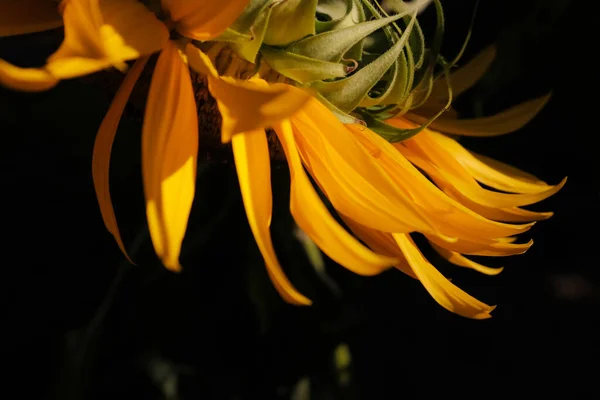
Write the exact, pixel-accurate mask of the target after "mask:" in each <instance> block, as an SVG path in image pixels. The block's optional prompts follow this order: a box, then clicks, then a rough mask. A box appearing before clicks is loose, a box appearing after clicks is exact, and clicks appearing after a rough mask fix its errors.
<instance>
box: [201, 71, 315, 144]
mask: <svg viewBox="0 0 600 400" xmlns="http://www.w3.org/2000/svg"><path fill="white" fill-rule="evenodd" d="M208 85H209V86H208V87H209V90H210V92H211V94H212V95H213V97H214V98H215V99H216V100H217V105H218V106H219V111H220V112H221V116H222V117H223V125H222V127H221V138H222V141H223V142H224V143H226V142H228V141H229V140H231V137H232V136H233V135H234V134H235V133H238V132H245V131H249V130H254V129H261V128H266V127H268V126H270V125H273V124H276V123H277V122H279V121H281V120H283V119H285V118H289V117H290V116H291V115H293V114H295V112H296V111H297V110H298V109H299V108H301V107H302V106H303V105H304V104H305V103H306V102H307V101H309V100H310V99H311V96H310V95H309V94H308V93H306V92H304V91H303V90H301V89H298V88H296V87H294V86H291V85H285V84H283V83H274V84H267V83H266V82H265V81H264V80H262V79H258V78H256V79H250V80H248V81H241V80H236V79H233V78H228V77H222V78H220V79H216V78H213V77H210V76H209V78H208Z"/></svg>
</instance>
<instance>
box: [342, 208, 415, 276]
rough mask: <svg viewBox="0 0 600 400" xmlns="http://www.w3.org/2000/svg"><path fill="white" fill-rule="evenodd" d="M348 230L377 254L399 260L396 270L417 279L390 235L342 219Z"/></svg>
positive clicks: (349, 219)
mask: <svg viewBox="0 0 600 400" xmlns="http://www.w3.org/2000/svg"><path fill="white" fill-rule="evenodd" d="M342 219H343V220H344V222H345V223H346V225H348V228H350V230H351V231H352V232H354V234H355V235H356V236H357V237H358V238H359V239H360V240H362V241H363V242H365V243H366V244H367V246H369V247H370V248H372V249H373V250H375V251H376V252H378V253H379V254H383V255H385V256H388V257H395V258H397V259H398V260H399V262H398V263H396V264H395V265H394V267H396V268H397V269H399V270H400V271H402V272H404V273H405V274H406V275H408V276H410V277H412V278H415V279H417V276H416V275H415V273H414V272H413V270H412V268H411V267H410V265H408V262H407V261H406V258H405V257H404V254H402V252H401V251H400V249H399V248H398V245H397V244H396V241H395V240H394V237H393V236H392V235H391V234H390V233H386V232H381V231H378V230H375V229H371V228H368V227H366V226H364V225H361V224H359V223H358V222H356V221H353V220H352V219H351V218H348V217H342Z"/></svg>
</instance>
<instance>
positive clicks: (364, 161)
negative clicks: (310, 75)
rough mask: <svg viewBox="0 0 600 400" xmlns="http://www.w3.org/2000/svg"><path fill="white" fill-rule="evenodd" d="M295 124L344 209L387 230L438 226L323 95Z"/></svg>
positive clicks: (317, 173) (311, 161)
mask: <svg viewBox="0 0 600 400" xmlns="http://www.w3.org/2000/svg"><path fill="white" fill-rule="evenodd" d="M292 123H293V125H294V129H295V130H294V132H295V137H296V140H297V142H298V148H299V150H300V153H301V154H302V157H303V159H304V160H305V164H306V165H307V168H308V169H309V171H310V172H311V175H312V176H313V177H314V178H315V180H316V181H317V182H318V183H319V185H320V186H321V187H322V189H323V191H324V192H325V194H327V197H328V198H329V199H330V201H331V203H332V204H333V205H334V207H335V208H336V210H338V211H339V212H340V213H341V214H343V215H346V216H348V217H350V218H352V219H353V220H355V221H356V222H359V223H361V224H363V225H365V226H368V227H370V228H373V229H377V230H381V231H385V232H410V231H415V230H418V231H422V232H434V231H435V228H434V227H433V226H434V223H433V222H432V221H429V220H428V219H427V218H426V217H425V216H424V214H425V213H424V212H423V210H422V209H421V208H420V207H419V206H418V205H416V204H415V202H414V199H412V198H411V196H410V195H409V194H408V192H407V190H406V187H405V186H406V185H398V184H396V183H395V182H393V181H392V179H391V178H390V177H389V174H387V173H386V172H385V171H384V170H383V169H382V168H381V167H380V165H378V163H377V162H376V160H374V159H373V158H372V157H371V156H370V155H369V153H368V152H367V149H365V147H364V146H362V145H361V143H360V142H359V141H358V140H357V139H356V138H355V137H354V135H353V133H352V131H351V130H350V129H349V127H348V126H346V125H344V124H342V123H341V122H339V121H338V120H337V118H336V117H335V116H334V115H333V114H332V113H331V111H329V109H328V108H327V107H325V106H324V105H322V104H321V103H320V102H319V101H318V100H316V99H312V100H311V101H309V102H308V103H307V104H306V106H305V107H304V108H303V109H302V110H300V111H298V113H297V114H296V115H295V116H294V117H293V118H292ZM361 128H362V129H366V128H364V127H361ZM438 233H439V232H438Z"/></svg>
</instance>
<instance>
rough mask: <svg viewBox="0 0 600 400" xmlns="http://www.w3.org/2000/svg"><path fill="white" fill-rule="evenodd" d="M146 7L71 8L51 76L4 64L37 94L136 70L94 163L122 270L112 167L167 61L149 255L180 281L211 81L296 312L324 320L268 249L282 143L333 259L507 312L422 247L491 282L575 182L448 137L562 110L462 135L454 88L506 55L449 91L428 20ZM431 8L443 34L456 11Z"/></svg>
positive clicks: (15, 83) (148, 142) (88, 2)
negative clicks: (197, 87) (447, 14)
mask: <svg viewBox="0 0 600 400" xmlns="http://www.w3.org/2000/svg"><path fill="white" fill-rule="evenodd" d="M43 3H44V4H45V5H47V3H48V2H47V1H46V2H43ZM145 3H147V4H142V2H140V1H136V0H118V1H117V0H69V1H63V2H62V3H61V4H60V7H59V9H60V10H62V12H63V15H62V17H63V21H64V25H65V40H64V42H63V44H62V45H61V47H60V48H59V49H58V51H57V52H56V53H54V54H53V55H52V56H51V57H50V58H49V59H48V62H47V64H46V65H45V66H44V67H41V68H19V67H16V66H13V65H11V64H8V63H6V62H4V61H1V60H0V83H2V84H4V85H5V86H8V87H11V88H15V89H20V90H30V91H36V90H46V89H48V88H51V87H52V86H54V85H55V84H56V83H57V82H58V81H59V80H60V79H65V78H72V77H77V76H81V75H84V74H88V73H91V72H95V71H98V70H101V69H105V68H108V67H115V68H117V69H120V70H122V71H125V70H127V74H126V76H125V78H124V80H123V82H122V84H121V87H120V88H119V90H118V91H117V93H116V95H115V98H114V100H113V102H112V104H111V106H110V109H109V110H108V112H107V115H106V117H105V119H104V121H103V122H102V125H101V126H100V129H99V132H98V135H97V138H96V144H95V147H94V154H93V177H94V184H95V188H96V193H97V196H98V200H99V205H100V210H101V213H102V216H103V218H104V222H105V224H106V226H107V228H108V230H109V231H110V232H111V233H112V234H113V236H114V237H115V239H116V242H117V244H118V245H119V247H120V248H121V250H122V251H123V252H124V253H125V254H126V252H125V246H124V244H123V241H122V239H121V237H120V234H119V230H118V226H117V222H116V218H115V214H114V210H113V207H112V202H111V198H110V192H109V182H108V175H109V174H108V170H109V161H110V153H111V148H112V143H113V140H114V137H115V133H116V130H117V126H118V123H119V119H120V117H121V115H122V113H123V110H124V108H125V105H126V103H127V101H128V99H129V96H130V94H131V92H132V90H133V87H134V85H135V84H136V82H137V80H138V78H139V76H140V74H141V72H142V70H143V69H144V67H145V65H146V63H147V61H148V59H149V57H150V55H151V54H154V53H158V58H157V61H156V65H155V67H154V72H153V76H152V81H151V84H150V89H149V93H148V99H147V104H146V113H145V117H144V123H143V127H142V172H143V181H144V192H145V197H146V214H147V220H148V226H149V230H150V235H151V239H152V242H153V244H154V248H155V250H156V253H157V255H158V256H159V257H160V259H161V261H162V262H163V264H164V265H165V267H166V268H168V269H170V270H173V271H178V270H179V269H180V268H181V265H180V263H179V253H180V249H181V243H182V241H183V237H184V235H185V231H186V227H187V223H188V217H189V213H190V208H191V204H192V201H193V198H194V189H195V188H194V185H195V175H196V164H197V154H198V134H199V132H198V113H197V109H196V104H195V98H194V89H193V85H192V81H193V79H200V80H203V81H205V82H206V83H207V87H208V90H209V92H210V95H211V96H212V97H213V98H214V99H215V101H216V104H217V106H218V110H219V112H220V115H221V118H222V125H221V130H220V136H221V141H222V142H223V143H231V148H232V152H233V156H234V160H235V166H236V170H237V174H238V179H239V184H240V189H241V194H242V197H243V200H244V207H245V210H246V215H247V217H248V221H249V225H250V227H251V230H252V232H253V234H254V237H255V239H256V243H257V245H258V247H259V249H260V251H261V253H262V255H263V257H264V260H265V264H266V267H267V271H268V273H269V276H270V277H271V280H272V281H273V284H274V286H275V287H276V289H277V290H278V292H279V293H280V294H281V296H282V297H283V298H284V299H285V300H286V301H288V302H290V303H294V304H310V300H309V299H308V298H306V297H305V296H304V295H302V294H301V293H300V292H299V291H298V290H297V289H296V288H294V286H293V285H292V283H291V282H290V281H289V280H288V279H287V278H286V276H285V274H284V273H283V270H282V268H281V265H280V264H279V261H278V259H277V255H276V253H275V250H274V247H273V244H272V240H271V235H270V222H271V214H272V194H271V183H270V152H269V143H270V141H273V138H274V137H276V138H277V141H278V143H280V145H281V147H282V149H283V152H284V153H285V157H286V159H287V162H288V164H289V167H290V180H291V189H290V190H291V193H290V211H291V214H292V215H293V217H294V219H295V221H296V223H297V225H298V226H299V228H300V229H301V230H302V231H303V232H304V233H305V234H306V236H308V237H309V238H310V239H311V240H312V241H313V242H314V243H316V245H317V246H318V247H319V248H320V249H321V250H322V251H323V252H324V253H325V254H327V255H328V256H329V257H330V258H331V259H332V260H334V261H336V262H337V263H339V264H340V265H342V266H344V267H346V268H348V269H349V270H351V271H353V272H355V273H358V274H361V275H375V274H378V273H381V272H382V271H385V270H387V269H389V268H391V267H396V268H398V269H400V270H401V271H403V272H405V273H406V274H408V275H409V276H412V277H413V278H416V279H418V280H419V281H420V282H421V283H422V284H423V285H424V287H425V288H426V289H427V290H428V291H429V293H430V294H431V295H432V297H433V298H434V299H435V300H436V301H437V302H438V303H439V304H440V305H442V306H443V307H445V308H446V309H448V310H450V311H453V312H455V313H457V314H459V315H462V316H465V317H469V318H476V319H481V318H488V317H489V316H490V312H491V311H492V310H493V308H494V307H492V306H489V305H487V304H485V303H483V302H481V301H479V300H477V299H475V298H473V297H472V296H470V295H469V294H467V293H465V292H464V291H462V290H461V289H459V288H458V287H456V286H455V285H453V284H452V283H451V282H450V281H449V280H448V279H446V278H445V277H444V276H443V275H442V274H441V273H440V272H439V271H438V270H437V269H436V268H435V267H434V266H433V265H431V264H430V263H429V262H428V261H427V260H426V258H425V257H424V256H423V254H422V253H421V251H420V250H419V248H418V247H417V246H416V244H415V243H414V241H413V239H412V237H411V235H412V234H415V233H419V234H422V235H424V236H425V237H426V238H427V240H428V241H429V242H430V243H431V245H432V246H433V248H434V249H435V250H436V251H437V252H439V253H440V254H441V255H442V256H443V257H445V258H446V259H448V261H450V262H451V263H454V264H456V265H459V266H462V267H467V268H471V269H475V270H477V271H480V272H482V273H486V274H496V273H498V272H499V271H500V269H492V268H489V267H486V266H484V265H481V264H478V263H476V262H475V261H473V260H470V259H468V258H467V257H465V255H486V256H506V255H512V254H519V253H522V252H524V251H526V250H527V249H528V248H529V247H530V246H531V242H529V243H525V244H521V243H515V241H516V238H515V237H516V235H518V234H520V233H523V232H525V231H527V230H528V229H529V228H530V227H531V226H532V225H533V223H534V221H537V220H542V219H546V218H548V217H549V216H550V215H551V214H550V213H536V212H532V211H528V210H525V209H522V208H520V207H522V206H526V205H529V204H533V203H535V202H538V201H541V200H543V199H545V198H547V197H549V196H551V195H552V194H554V193H556V192H557V191H558V190H560V188H561V187H562V185H563V184H564V181H563V182H561V184H559V185H556V186H551V185H547V184H546V183H544V182H542V181H539V180H538V179H536V178H534V177H532V176H531V175H528V174H526V173H523V172H521V171H518V170H516V169H514V168H512V167H509V166H506V165H504V164H502V163H499V162H497V161H494V160H490V159H487V158H485V157H483V156H480V155H477V154H473V153H471V152H469V151H468V150H466V149H465V148H464V147H462V146H461V145H460V144H459V143H458V142H457V141H456V140H455V139H453V138H451V137H450V136H448V135H446V134H454V135H461V134H462V135H486V134H487V135H495V134H503V133H507V132H510V131H513V130H516V129H518V128H520V127H521V126H523V125H524V124H525V123H526V122H527V121H528V120H530V119H531V118H532V117H533V116H534V115H535V114H536V113H537V111H538V110H539V109H540V108H541V106H543V104H544V103H545V102H546V101H547V98H542V99H536V100H532V101H530V102H528V103H525V104H523V105H520V106H517V107H516V108H515V109H512V110H509V111H506V112H504V113H503V114H501V115H499V116H496V117H488V118H487V119H482V120H461V119H457V118H456V116H457V115H456V113H455V112H454V111H453V110H452V109H449V107H450V104H451V98H452V96H451V95H452V90H453V89H454V92H455V93H459V92H460V91H461V90H464V89H465V88H467V87H468V86H469V85H472V83H473V79H471V77H478V76H480V75H481V74H482V73H483V71H484V70H485V68H484V67H485V65H486V64H487V63H488V61H489V58H490V57H489V55H490V53H491V52H493V51H490V50H488V51H487V52H484V53H483V55H482V56H480V57H479V58H476V59H474V60H473V62H472V63H471V65H467V66H465V67H464V69H463V70H462V71H461V70H458V71H457V72H454V73H453V74H452V75H451V74H450V69H451V68H452V67H453V65H454V64H455V63H456V60H457V59H458V57H457V59H455V60H454V61H447V60H445V59H444V58H443V57H442V56H441V55H440V54H439V48H440V41H441V36H442V33H443V32H442V31H441V30H440V29H438V30H437V31H436V35H435V37H434V41H433V45H432V46H431V47H430V48H427V49H426V48H425V43H424V35H423V32H422V31H421V29H420V27H419V25H418V22H417V18H416V14H417V10H416V9H415V8H414V7H412V8H411V7H410V6H407V5H404V4H403V3H402V2H398V4H397V5H396V8H397V10H396V11H398V12H397V13H396V14H394V15H388V14H387V13H386V12H385V11H384V10H383V9H381V8H378V7H377V6H375V5H373V4H372V3H371V2H369V1H363V0H352V1H345V0H340V1H327V2H320V1H317V0H309V1H305V0H302V1H300V0H288V1H285V2H282V1H274V0H252V1H235V0H230V1H221V2H218V3H215V2H212V1H208V0H207V1H196V2H191V1H183V0H163V1H161V2H152V1H150V2H145ZM400 3H402V4H400ZM421 3H422V2H420V3H419V5H420V6H422V4H421ZM434 4H435V7H436V14H437V16H438V22H439V24H438V26H439V27H441V26H443V13H442V11H441V5H440V4H439V1H434ZM12 7H14V6H12ZM13 12H15V13H16V11H13ZM31 26H32V29H34V28H33V27H38V28H35V29H36V30H37V29H39V27H40V26H43V24H42V25H40V24H39V23H37V24H36V23H33V24H32V25H31ZM5 31H6V32H8V33H11V32H13V33H22V32H23V30H22V29H21V30H18V29H15V28H14V27H13V28H10V27H8V28H6V29H5ZM0 32H4V31H0ZM134 59H137V61H135V63H134V64H133V66H131V68H128V64H127V63H126V62H127V61H129V60H134ZM482 66H484V67H482ZM440 67H441V68H440ZM440 70H441V72H440ZM444 77H445V79H443V78H444ZM444 96H446V97H447V98H445V97H444ZM444 102H445V103H444ZM441 132H445V133H446V134H445V133H441ZM307 172H308V173H307ZM311 178H312V181H311ZM313 182H314V183H313ZM481 184H483V185H486V186H489V187H490V188H492V189H496V190H495V191H492V190H489V189H486V188H484V187H483V186H482V185H481ZM321 193H322V194H324V195H325V197H326V198H327V201H328V202H329V203H331V205H332V206H333V208H334V209H335V212H336V213H337V214H338V216H339V217H341V219H342V220H343V222H344V223H345V226H343V225H341V224H340V223H339V222H338V220H337V219H336V218H335V216H334V215H332V214H331V212H330V211H329V209H328V207H327V206H326V204H324V203H323V201H322V198H321V196H320V194H321Z"/></svg>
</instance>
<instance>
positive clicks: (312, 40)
mask: <svg viewBox="0 0 600 400" xmlns="http://www.w3.org/2000/svg"><path fill="white" fill-rule="evenodd" d="M402 17H404V14H397V15H394V16H391V17H387V18H382V19H376V20H373V21H367V22H363V23H360V24H356V25H352V26H349V27H346V28H342V29H336V30H333V31H329V32H324V33H320V34H318V35H315V36H310V37H307V38H306V39H303V40H300V41H299V42H296V43H294V44H293V45H291V46H290V47H288V48H286V50H287V51H289V52H291V53H296V54H300V55H303V56H306V57H310V58H315V59H318V60H323V61H331V62H339V61H340V60H341V59H342V57H343V56H344V54H346V53H347V52H348V51H349V50H350V48H351V47H352V46H354V45H355V44H357V43H358V42H360V41H361V40H362V39H364V38H365V37H367V36H368V35H370V34H371V33H373V32H375V31H376V30H378V29H381V28H383V27H384V26H386V25H388V24H390V23H392V22H394V21H396V20H398V19H400V18H402Z"/></svg>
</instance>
